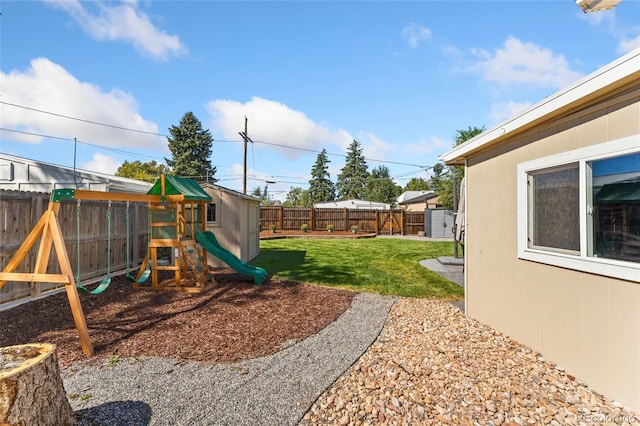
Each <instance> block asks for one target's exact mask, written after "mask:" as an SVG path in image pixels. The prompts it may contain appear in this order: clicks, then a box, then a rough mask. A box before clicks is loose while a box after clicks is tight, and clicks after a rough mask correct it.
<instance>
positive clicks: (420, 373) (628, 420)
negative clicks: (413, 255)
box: [301, 299, 640, 426]
mask: <svg viewBox="0 0 640 426" xmlns="http://www.w3.org/2000/svg"><path fill="white" fill-rule="evenodd" d="M301 424H302V425H309V424H312V425H318V424H320V425H373V424H389V425H423V424H424V425H438V424H442V425H510V426H513V425H526V424H535V425H565V424H569V425H595V424H616V425H617V424H625V425H628V424H630V425H636V424H640V415H638V414H637V413H636V414H634V413H632V412H630V411H629V410H628V409H625V408H624V407H622V405H621V404H619V403H617V402H613V401H610V400H607V399H606V398H604V397H602V396H601V395H599V394H597V393H595V392H593V391H591V390H590V389H589V388H587V387H586V386H585V385H584V384H582V383H580V382H579V381H578V380H576V378H574V377H572V376H571V375H569V374H566V373H565V372H564V370H563V369H562V368H560V367H558V366H556V365H554V364H552V363H550V362H548V361H545V360H544V359H543V358H542V356H541V355H540V354H538V353H536V352H533V351H531V350H530V349H528V348H526V347H524V346H522V345H521V344H519V343H517V342H516V341H514V340H512V339H510V338H508V337H506V336H504V335H502V334H501V333H499V332H497V331H495V330H493V329H491V328H490V327H487V326H485V325H483V324H481V323H479V322H478V321H475V320H473V319H471V318H469V317H466V316H464V314H463V313H462V312H461V311H460V310H459V309H458V308H456V307H454V306H453V305H452V304H450V303H447V302H440V301H433V300H425V299H400V300H399V301H398V302H396V303H395V305H394V306H393V308H392V309H391V312H390V314H389V319H388V321H387V324H386V325H385V327H384V329H383V331H382V333H381V334H380V336H379V337H378V339H377V340H376V342H375V343H374V344H373V345H372V346H371V347H370V348H369V350H368V351H367V352H366V353H365V354H364V355H363V356H362V357H361V358H360V359H359V360H358V362H356V363H355V364H354V365H353V366H352V367H351V368H350V369H349V371H348V372H346V373H345V374H344V375H343V376H342V377H340V379H338V381H337V382H336V383H335V384H334V385H333V386H332V387H331V388H330V389H328V390H327V391H326V392H325V393H324V394H323V395H322V396H321V397H320V398H319V399H318V400H317V401H316V403H315V404H314V405H313V406H312V408H311V409H310V410H309V412H308V413H307V414H305V416H304V420H303V421H302V423H301Z"/></svg>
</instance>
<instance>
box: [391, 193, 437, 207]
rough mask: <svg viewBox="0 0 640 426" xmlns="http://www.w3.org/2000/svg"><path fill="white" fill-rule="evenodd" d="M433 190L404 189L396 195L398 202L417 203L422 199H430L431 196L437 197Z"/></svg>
mask: <svg viewBox="0 0 640 426" xmlns="http://www.w3.org/2000/svg"><path fill="white" fill-rule="evenodd" d="M437 196H438V194H436V192H435V191H431V190H428V191H426V190H423V191H405V192H403V193H402V194H400V196H399V197H398V204H412V203H419V202H422V201H426V200H430V199H431V198H435V197H437Z"/></svg>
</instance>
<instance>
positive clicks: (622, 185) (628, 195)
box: [596, 178, 640, 204]
mask: <svg viewBox="0 0 640 426" xmlns="http://www.w3.org/2000/svg"><path fill="white" fill-rule="evenodd" d="M596 202H597V203H601V204H630V203H634V204H635V203H640V178H635V179H629V180H627V181H623V182H619V183H611V184H608V185H605V186H603V187H602V189H601V190H600V192H598V194H597V195H596Z"/></svg>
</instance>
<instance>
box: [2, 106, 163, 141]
mask: <svg viewBox="0 0 640 426" xmlns="http://www.w3.org/2000/svg"><path fill="white" fill-rule="evenodd" d="M0 104H3V105H8V106H12V107H16V108H22V109H26V110H29V111H35V112H39V113H41V114H47V115H53V116H54V117H61V118H66V119H68V120H74V121H80V122H82V123H88V124H95V125H96V126H103V127H110V128H112V129H118V130H126V131H128V132H135V133H142V134H146V135H153V136H164V137H169V136H168V135H165V134H162V133H156V132H150V131H148V130H139V129H130V128H128V127H122V126H117V125H115V124H106V123H100V122H98V121H93V120H85V119H84V118H77V117H71V116H68V115H64V114H58V113H55V112H51V111H44V110H41V109H37V108H31V107H27V106H24V105H18V104H13V103H10V102H5V101H0Z"/></svg>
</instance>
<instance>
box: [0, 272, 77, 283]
mask: <svg viewBox="0 0 640 426" xmlns="http://www.w3.org/2000/svg"><path fill="white" fill-rule="evenodd" d="M0 278H1V279H2V280H4V281H18V282H36V283H58V284H69V277H67V276H66V275H60V274H39V273H31V272H0Z"/></svg>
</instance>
